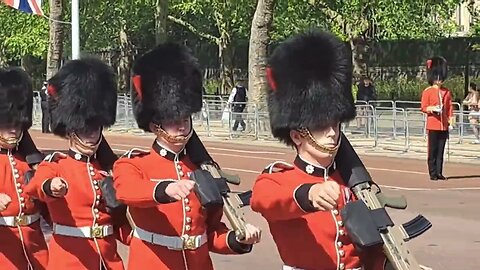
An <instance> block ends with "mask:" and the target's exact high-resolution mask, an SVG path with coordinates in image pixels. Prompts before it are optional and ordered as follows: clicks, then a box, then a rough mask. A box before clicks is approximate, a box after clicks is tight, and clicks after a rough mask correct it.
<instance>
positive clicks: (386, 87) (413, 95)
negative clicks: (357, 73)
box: [375, 76, 465, 102]
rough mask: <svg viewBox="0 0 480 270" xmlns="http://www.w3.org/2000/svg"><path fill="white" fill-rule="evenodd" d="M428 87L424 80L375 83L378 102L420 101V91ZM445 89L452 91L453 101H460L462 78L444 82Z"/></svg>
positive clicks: (462, 86)
mask: <svg viewBox="0 0 480 270" xmlns="http://www.w3.org/2000/svg"><path fill="white" fill-rule="evenodd" d="M427 86H428V83H427V82H426V81H425V80H418V79H417V80H411V79H398V80H384V81H376V82H375V89H376V91H377V99H378V100H405V101H420V99H421V96H422V91H423V90H424V89H425V88H426V87H427ZM445 87H447V88H448V89H450V91H452V95H453V100H454V101H457V102H458V101H461V100H462V99H463V98H464V96H465V95H464V78H463V77H462V76H455V77H450V78H449V79H448V80H447V81H446V82H445Z"/></svg>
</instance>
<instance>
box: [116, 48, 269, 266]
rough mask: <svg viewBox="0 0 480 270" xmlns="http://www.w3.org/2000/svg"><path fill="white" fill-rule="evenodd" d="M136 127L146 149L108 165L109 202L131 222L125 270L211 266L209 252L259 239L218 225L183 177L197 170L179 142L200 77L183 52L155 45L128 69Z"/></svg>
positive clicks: (246, 247)
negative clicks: (148, 141) (113, 199)
mask: <svg viewBox="0 0 480 270" xmlns="http://www.w3.org/2000/svg"><path fill="white" fill-rule="evenodd" d="M134 73H135V76H134V77H133V82H134V89H135V91H133V92H132V100H133V110H134V115H135V118H136V121H137V123H138V126H139V127H140V128H142V129H143V130H145V131H146V132H152V133H154V134H155V135H156V136H157V139H156V140H155V141H154V142H153V145H152V148H151V149H150V151H140V150H135V149H134V150H131V151H129V152H128V153H127V154H125V157H124V158H121V159H119V160H118V161H117V162H116V163H115V165H114V169H113V172H114V186H115V189H116V195H117V199H118V200H119V201H121V202H123V203H125V204H127V205H128V207H129V214H130V216H131V219H132V222H133V223H134V224H135V228H134V233H133V237H132V240H131V243H130V254H129V259H128V268H129V269H144V270H148V269H155V270H159V269H160V270H161V269H175V270H209V269H213V265H212V261H211V258H210V255H209V252H215V253H220V254H243V253H248V252H250V251H251V249H252V244H254V243H256V242H258V241H259V239H260V230H259V229H258V228H255V227H254V226H252V225H250V224H248V225H247V233H246V234H247V236H246V238H245V239H244V240H243V241H239V240H237V239H236V236H235V233H234V232H233V231H232V230H229V229H228V228H227V226H226V225H225V224H224V223H223V222H222V221H221V219H222V216H223V212H222V207H221V206H220V207H212V208H209V207H202V205H201V202H200V199H199V197H198V196H197V193H196V192H194V190H193V189H194V186H195V184H194V182H193V181H192V180H189V179H190V174H191V173H192V172H194V171H195V170H196V169H197V168H198V167H197V166H196V165H194V164H193V162H192V161H191V157H192V155H195V153H189V152H187V150H186V148H185V145H186V144H187V142H188V141H189V139H190V138H191V136H192V133H193V129H192V121H191V115H192V114H193V113H196V112H199V111H200V110H201V108H202V75H201V72H200V68H199V66H198V63H197V60H196V59H195V58H194V57H193V56H192V55H191V53H190V51H189V50H188V49H187V48H186V47H184V46H182V45H177V44H173V43H167V44H161V45H159V46H158V47H156V48H155V49H153V50H152V51H150V52H148V53H146V54H145V55H143V56H141V57H140V58H139V59H137V62H136V63H135V65H134Z"/></svg>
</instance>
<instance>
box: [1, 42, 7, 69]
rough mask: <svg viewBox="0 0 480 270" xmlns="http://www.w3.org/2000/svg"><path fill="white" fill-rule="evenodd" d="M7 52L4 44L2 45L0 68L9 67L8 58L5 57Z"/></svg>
mask: <svg viewBox="0 0 480 270" xmlns="http://www.w3.org/2000/svg"><path fill="white" fill-rule="evenodd" d="M5 53H6V51H5V50H4V49H3V46H2V44H0V68H2V67H6V66H7V57H6V56H5Z"/></svg>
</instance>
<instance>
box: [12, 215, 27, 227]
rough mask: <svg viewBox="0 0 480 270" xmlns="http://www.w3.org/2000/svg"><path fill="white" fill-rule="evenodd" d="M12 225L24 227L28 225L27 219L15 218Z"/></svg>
mask: <svg viewBox="0 0 480 270" xmlns="http://www.w3.org/2000/svg"><path fill="white" fill-rule="evenodd" d="M14 225H15V226H26V225H28V222H27V217H26V216H20V217H15V221H14Z"/></svg>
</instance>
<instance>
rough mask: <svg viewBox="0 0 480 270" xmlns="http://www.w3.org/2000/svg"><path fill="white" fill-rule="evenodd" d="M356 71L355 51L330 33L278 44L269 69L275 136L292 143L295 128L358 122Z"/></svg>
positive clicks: (270, 111) (271, 119) (294, 38)
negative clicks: (292, 133) (291, 133)
mask: <svg viewBox="0 0 480 270" xmlns="http://www.w3.org/2000/svg"><path fill="white" fill-rule="evenodd" d="M352 70H353V69H352V58H351V50H350V49H349V48H348V47H347V46H346V44H345V43H343V42H342V41H341V40H340V39H339V38H337V37H336V36H334V35H332V34H331V33H328V32H320V31H315V30H312V31H308V32H305V33H302V34H299V35H297V36H294V37H292V38H290V39H288V40H286V41H284V42H282V43H281V44H279V45H278V47H276V48H275V50H274V51H273V53H272V54H271V56H270V58H269V60H268V64H267V68H266V72H267V81H268V82H269V87H268V89H267V102H268V110H269V115H270V125H271V128H272V134H273V136H274V137H275V138H278V139H280V140H281V141H283V142H285V143H286V144H287V145H293V141H292V140H291V138H290V130H293V129H299V128H308V129H319V128H326V127H328V126H332V125H334V124H335V123H337V122H344V121H348V120H352V119H353V118H355V114H356V113H355V105H354V100H353V94H352Z"/></svg>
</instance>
